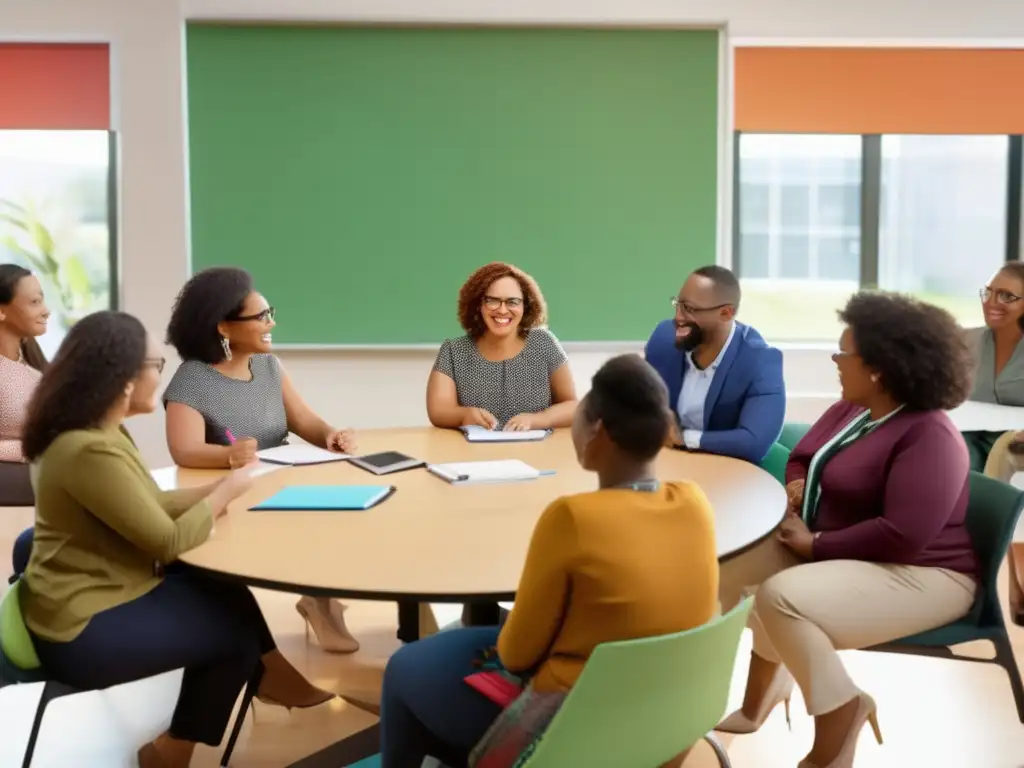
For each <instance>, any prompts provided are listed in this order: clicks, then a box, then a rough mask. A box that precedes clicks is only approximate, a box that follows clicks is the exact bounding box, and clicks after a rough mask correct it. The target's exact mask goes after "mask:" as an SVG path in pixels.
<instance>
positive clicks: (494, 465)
mask: <svg viewBox="0 0 1024 768" xmlns="http://www.w3.org/2000/svg"><path fill="white" fill-rule="evenodd" d="M427 471H429V472H430V473H431V474H434V475H437V476H438V477H439V478H441V479H442V480H446V481H447V482H449V483H452V484H453V485H454V484H458V485H466V484H470V483H514V482H517V481H520V480H536V479H537V478H538V477H540V476H541V475H549V474H554V473H553V472H542V471H540V470H539V469H535V468H534V467H531V466H530V465H529V464H527V463H526V462H524V461H519V460H518V459H504V460H502V461H458V462H451V463H449V464H430V465H429V466H427Z"/></svg>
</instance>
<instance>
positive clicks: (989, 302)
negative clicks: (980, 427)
mask: <svg viewBox="0 0 1024 768" xmlns="http://www.w3.org/2000/svg"><path fill="white" fill-rule="evenodd" d="M1022 297H1024V263H1020V262H1010V263H1008V264H1006V265H1005V266H1004V267H1003V268H1002V269H1000V270H999V271H998V272H997V273H996V274H995V277H993V278H992V280H991V282H989V284H988V285H986V286H985V287H984V288H982V289H981V302H982V303H981V308H982V311H983V312H984V315H985V327H984V328H977V329H972V330H970V331H968V339H969V341H970V344H971V347H972V351H973V354H974V386H973V389H972V390H971V397H970V399H971V400H976V401H979V402H982V403H998V404H1000V405H1014V406H1024V345H1022V344H1021V343H1020V342H1021V339H1022V338H1024V298H1022ZM1018 434H1019V436H1020V438H1021V440H1024V433H1018ZM963 435H964V440H965V441H966V442H967V448H968V450H969V451H970V454H971V469H973V470H975V471H976V472H982V471H985V472H986V473H987V474H990V475H993V476H996V477H999V478H1000V479H1005V480H1008V479H1009V476H1010V475H1012V474H1013V472H1014V471H1015V470H1014V469H1013V467H1012V466H1011V465H1012V464H1013V462H1012V461H1011V453H1010V450H1009V449H1010V448H1011V447H1012V446H1013V444H1014V443H1015V442H1019V440H1018V439H1017V436H1016V435H1014V436H1010V437H1007V438H1005V439H1003V441H1002V442H1001V443H1000V445H999V449H998V450H994V448H995V446H996V441H997V440H999V438H1000V436H1002V435H1003V433H1002V432H981V431H970V432H964V433H963Z"/></svg>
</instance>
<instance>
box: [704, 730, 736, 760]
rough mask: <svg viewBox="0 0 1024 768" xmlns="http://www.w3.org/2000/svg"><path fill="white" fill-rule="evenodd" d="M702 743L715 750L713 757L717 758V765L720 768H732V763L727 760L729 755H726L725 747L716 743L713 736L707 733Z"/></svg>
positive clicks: (716, 740)
mask: <svg viewBox="0 0 1024 768" xmlns="http://www.w3.org/2000/svg"><path fill="white" fill-rule="evenodd" d="M704 741H706V742H707V743H708V744H710V745H711V748H712V749H713V750H715V757H717V758H718V764H719V765H720V766H722V768H732V761H731V760H729V755H728V754H726V751H725V747H723V746H722V744H721V743H720V742H719V741H718V739H717V738H716V737H715V734H713V733H709V734H707V735H706V736H705V737H704Z"/></svg>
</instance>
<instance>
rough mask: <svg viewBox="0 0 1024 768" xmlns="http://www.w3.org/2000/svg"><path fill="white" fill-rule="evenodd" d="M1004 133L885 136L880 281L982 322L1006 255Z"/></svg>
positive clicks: (970, 321) (1006, 160) (1006, 154)
mask: <svg viewBox="0 0 1024 768" xmlns="http://www.w3.org/2000/svg"><path fill="white" fill-rule="evenodd" d="M1008 147H1009V138H1008V137H1007V136H883V137H882V170H881V173H882V181H883V185H882V195H881V211H880V227H879V243H878V257H879V259H878V282H879V286H880V287H882V288H886V289H889V290H895V291H904V292H907V293H912V294H914V295H916V296H919V297H921V298H923V299H925V300H927V301H931V302H933V303H935V304H938V305H940V306H943V307H945V308H946V309H948V310H949V311H950V312H952V313H953V315H954V316H955V317H956V318H957V320H959V321H960V322H961V323H962V324H964V325H980V324H981V322H982V317H981V306H980V303H979V301H978V289H979V288H981V287H982V286H984V285H985V284H986V283H987V282H988V280H989V279H990V278H991V277H992V275H993V273H995V272H996V271H997V270H998V269H999V267H1000V265H1001V264H1002V263H1003V262H1004V261H1005V260H1006V229H1007V228H1006V212H1007V204H1006V190H1007V181H1006V180H1007V170H1008V167H1009V152H1008Z"/></svg>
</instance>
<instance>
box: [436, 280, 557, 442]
mask: <svg viewBox="0 0 1024 768" xmlns="http://www.w3.org/2000/svg"><path fill="white" fill-rule="evenodd" d="M546 322H547V306H546V305H545V303H544V296H543V295H542V294H541V292H540V288H539V287H538V286H537V283H536V282H535V281H534V279H533V278H532V277H530V276H529V275H528V274H526V273H525V272H523V271H522V270H521V269H518V268H516V267H514V266H512V265H511V264H504V263H502V262H493V263H491V264H487V265H486V266H483V267H481V268H480V269H478V270H477V271H476V272H474V273H473V274H472V275H470V277H469V279H468V280H467V281H466V283H465V284H464V285H463V286H462V289H461V290H460V291H459V323H460V324H461V325H462V328H463V330H465V331H466V335H465V336H460V337H459V338H456V339H448V340H447V341H445V342H444V344H443V345H442V346H441V351H440V352H439V353H438V355H437V361H436V362H435V363H434V369H433V371H431V373H430V379H429V381H428V382H427V414H428V415H429V416H430V423H431V424H433V425H434V426H435V427H448V428H456V427H467V426H479V427H484V428H485V429H503V430H510V431H524V430H530V429H555V428H558V427H568V426H570V425H571V424H572V418H573V412H574V410H575V408H576V386H575V384H574V383H573V380H572V372H571V371H570V370H569V366H568V364H567V363H568V361H567V359H566V356H565V351H564V350H563V349H562V346H561V344H559V343H558V339H556V338H555V337H554V335H552V333H551V332H550V331H548V330H547V328H546V327H544V326H545V323H546Z"/></svg>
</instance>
